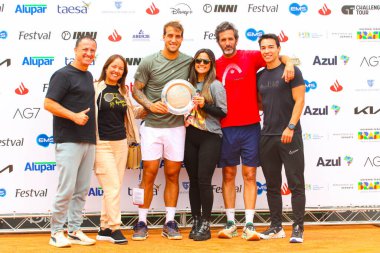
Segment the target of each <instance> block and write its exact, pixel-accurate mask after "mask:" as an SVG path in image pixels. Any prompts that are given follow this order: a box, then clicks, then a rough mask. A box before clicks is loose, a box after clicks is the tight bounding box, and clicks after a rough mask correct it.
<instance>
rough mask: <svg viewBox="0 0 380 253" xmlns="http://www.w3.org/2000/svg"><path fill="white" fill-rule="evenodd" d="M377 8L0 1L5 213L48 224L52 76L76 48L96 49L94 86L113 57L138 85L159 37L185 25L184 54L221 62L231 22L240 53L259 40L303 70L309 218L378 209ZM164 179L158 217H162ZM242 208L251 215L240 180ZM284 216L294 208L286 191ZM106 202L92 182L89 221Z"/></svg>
mask: <svg viewBox="0 0 380 253" xmlns="http://www.w3.org/2000/svg"><path fill="white" fill-rule="evenodd" d="M379 14H380V4H379V2H378V1H374V0H364V1H360V3H358V1H356V2H355V1H346V0H341V1H332V0H327V1H325V2H321V1H311V0H305V1H280V0H276V1H274V0H270V1H268V0H259V1H257V0H255V1H253V0H241V1H237V2H231V1H225V0H224V1H223V0H210V1H206V2H205V1H196V0H186V1H185V2H184V1H178V2H175V1H164V0H153V1H151V0H149V1H146V0H141V1H132V0H106V1H100V0H87V1H80V0H65V1H56V0H52V1H33V0H27V1H10V0H0V74H1V75H0V76H1V80H0V108H1V109H0V110H1V114H0V115H1V124H0V213H2V214H9V213H12V214H13V213H14V214H22V213H49V212H50V209H51V206H52V201H53V197H54V195H55V190H56V186H57V180H58V173H57V170H56V167H55V160H54V143H53V142H52V116H51V115H50V114H49V113H48V112H47V111H45V110H44V109H43V100H44V97H45V94H46V90H47V88H48V83H49V79H50V76H51V75H52V74H53V73H54V71H56V70H57V69H59V68H61V67H63V66H65V65H66V64H69V63H70V62H71V61H72V60H73V57H74V52H73V49H74V43H75V40H76V38H77V37H78V36H81V35H83V34H90V35H92V36H93V37H95V38H96V40H97V43H98V51H97V58H96V60H95V62H94V63H93V65H92V66H90V68H89V70H90V71H91V72H92V74H93V75H94V78H98V77H99V75H100V71H101V68H102V66H103V64H104V62H105V60H106V59H107V58H108V57H109V56H110V55H111V54H115V53H119V54H122V55H123V56H125V57H126V59H127V61H128V64H129V66H128V68H129V73H128V76H127V83H128V84H129V85H132V83H133V81H134V79H133V76H134V73H135V71H136V68H137V66H138V64H139V62H140V61H141V59H142V58H143V57H144V56H146V55H149V54H151V53H154V52H157V51H158V50H161V49H162V48H163V41H162V33H163V25H164V24H165V23H166V22H168V21H170V20H180V21H181V22H182V24H183V26H184V28H185V32H184V41H183V43H182V46H181V51H183V52H184V53H187V54H189V55H194V53H195V52H196V51H197V50H198V49H200V48H203V47H207V48H210V49H212V50H213V51H214V53H215V54H216V56H217V57H219V56H220V55H221V50H220V49H219V47H218V45H217V43H216V41H215V34H214V31H215V28H216V26H217V25H218V24H220V23H221V22H222V21H226V20H227V21H231V22H233V23H234V24H235V25H236V27H237V28H238V29H239V35H240V37H239V43H238V47H239V48H240V49H253V50H257V49H258V48H259V47H258V42H257V40H258V37H259V36H260V35H261V34H263V33H275V34H278V35H279V37H280V39H281V42H282V44H281V46H282V52H281V53H282V54H285V55H288V56H291V57H293V58H294V60H295V61H296V62H297V63H298V64H299V67H300V69H301V70H302V73H303V76H304V78H305V80H306V86H307V94H306V104H305V109H304V112H303V116H302V118H301V122H302V127H303V130H304V133H303V139H304V145H305V157H306V168H305V176H306V194H307V203H306V205H307V207H309V208H313V207H339V206H374V205H379V197H380V142H379V139H380V120H379V117H380V102H379V94H380V88H379V79H380V78H379V77H380V71H379V67H380V64H379V60H380V58H379V54H378V52H379V51H380V38H379V32H380V25H379V21H378V17H379ZM139 173H140V171H139V170H137V171H127V173H126V175H125V179H124V186H123V191H122V203H121V204H122V210H123V211H136V210H137V208H136V207H135V206H133V205H132V199H131V191H132V188H133V187H135V186H137V185H138V178H139ZM188 181H189V180H188V177H187V174H186V171H185V170H183V171H182V172H181V175H180V197H179V202H178V208H179V209H189V201H188V188H189V182H188ZM221 183H222V176H221V169H217V170H216V172H215V175H214V178H213V185H214V194H215V202H214V210H221V209H223V198H222V194H221ZM257 184H258V186H259V187H258V198H257V208H258V209H266V208H267V201H266V184H265V180H264V177H263V175H262V172H261V168H259V169H258V174H257ZM164 187H165V180H164V175H163V171H162V170H160V172H159V174H158V177H157V180H156V182H155V186H154V198H153V202H152V209H153V210H157V211H162V210H164V204H163V191H164ZM236 192H237V203H236V208H238V209H242V208H243V200H242V192H243V181H242V178H241V172H240V170H239V172H238V178H237V180H236ZM283 193H284V196H283V198H284V206H290V194H289V191H288V189H287V185H286V179H284V185H283ZM101 195H102V190H101V188H99V184H98V182H97V179H96V177H95V176H93V178H92V183H91V189H90V191H89V196H88V201H87V204H86V207H85V209H86V211H88V212H98V211H99V210H100V204H101V201H100V198H101Z"/></svg>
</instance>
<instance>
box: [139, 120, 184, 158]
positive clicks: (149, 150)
mask: <svg viewBox="0 0 380 253" xmlns="http://www.w3.org/2000/svg"><path fill="white" fill-rule="evenodd" d="M140 134H141V154H142V160H143V161H152V160H157V159H161V158H165V159H167V160H170V161H173V162H182V161H183V154H184V151H185V137H186V128H185V127H184V126H180V127H173V128H153V127H147V126H145V124H143V125H142V126H140Z"/></svg>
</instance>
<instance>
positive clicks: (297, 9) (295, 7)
mask: <svg viewBox="0 0 380 253" xmlns="http://www.w3.org/2000/svg"><path fill="white" fill-rule="evenodd" d="M289 11H290V13H291V14H294V15H296V16H299V15H301V13H302V12H303V13H305V12H307V5H306V4H304V5H299V4H298V3H292V4H291V5H290V6H289Z"/></svg>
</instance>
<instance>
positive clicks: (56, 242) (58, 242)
mask: <svg viewBox="0 0 380 253" xmlns="http://www.w3.org/2000/svg"><path fill="white" fill-rule="evenodd" d="M49 244H50V245H52V246H55V247H58V248H63V247H71V243H70V241H69V240H68V239H67V238H66V237H65V234H64V233H63V231H59V232H56V233H54V234H53V235H52V236H51V237H50V241H49Z"/></svg>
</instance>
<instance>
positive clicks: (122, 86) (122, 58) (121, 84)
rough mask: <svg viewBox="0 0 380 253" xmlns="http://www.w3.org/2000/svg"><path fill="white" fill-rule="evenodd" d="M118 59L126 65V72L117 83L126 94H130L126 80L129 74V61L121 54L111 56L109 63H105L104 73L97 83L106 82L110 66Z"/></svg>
mask: <svg viewBox="0 0 380 253" xmlns="http://www.w3.org/2000/svg"><path fill="white" fill-rule="evenodd" d="M116 59H120V60H122V62H123V63H124V72H123V74H122V75H121V78H120V79H119V80H118V81H117V83H118V85H119V88H120V89H121V90H122V92H123V93H124V94H125V93H127V92H128V91H127V88H126V87H125V79H126V78H127V74H128V66H127V61H126V60H125V58H124V57H123V56H121V55H119V54H114V55H111V56H110V57H108V59H107V61H106V62H105V63H104V66H103V68H102V72H101V73H100V77H99V79H98V80H97V81H98V82H101V81H105V80H106V76H107V74H106V70H107V68H108V67H109V65H111V63H112V62H113V61H114V60H116Z"/></svg>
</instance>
